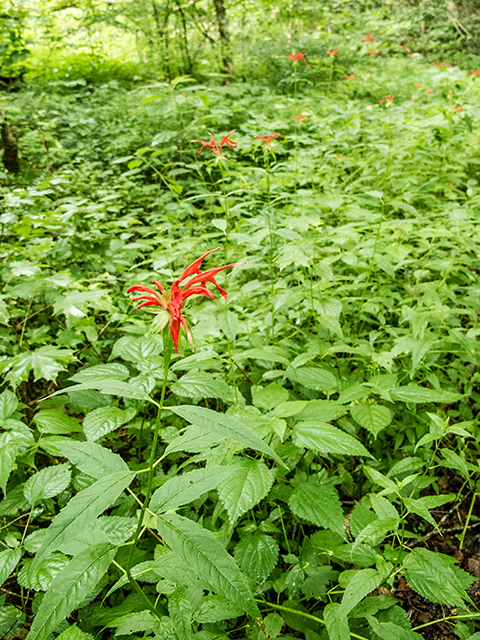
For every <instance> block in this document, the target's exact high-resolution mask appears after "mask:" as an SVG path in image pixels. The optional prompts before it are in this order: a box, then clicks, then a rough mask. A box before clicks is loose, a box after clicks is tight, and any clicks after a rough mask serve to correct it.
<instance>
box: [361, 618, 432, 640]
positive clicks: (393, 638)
mask: <svg viewBox="0 0 480 640" xmlns="http://www.w3.org/2000/svg"><path fill="white" fill-rule="evenodd" d="M365 617H366V618H367V620H368V623H369V625H370V628H371V629H372V631H373V632H374V633H375V635H376V636H378V637H379V638H381V640H416V639H417V638H419V639H421V638H422V636H421V635H420V634H419V633H415V632H414V631H412V630H411V629H404V628H403V627H401V626H399V625H398V624H395V623H394V622H379V621H378V620H377V619H376V618H375V617H374V616H371V615H367V616H365Z"/></svg>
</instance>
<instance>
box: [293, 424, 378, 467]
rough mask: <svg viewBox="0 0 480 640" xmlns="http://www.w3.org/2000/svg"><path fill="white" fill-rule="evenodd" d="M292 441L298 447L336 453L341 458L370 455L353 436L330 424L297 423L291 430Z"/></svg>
mask: <svg viewBox="0 0 480 640" xmlns="http://www.w3.org/2000/svg"><path fill="white" fill-rule="evenodd" d="M293 441H294V442H295V444H296V445H297V446H299V447H307V448H308V449H313V451H318V452H319V453H320V454H324V455H325V454H327V453H336V454H338V455H343V456H366V457H368V458H371V457H372V456H371V454H370V453H369V452H368V451H367V450H366V449H365V447H364V446H363V444H362V443H361V442H360V441H359V440H357V439H356V438H354V437H353V436H351V435H349V434H348V433H345V432H344V431H342V430H341V429H338V428H337V427H333V426H332V425H331V424H327V423H322V422H317V421H316V420H308V421H306V422H299V423H298V424H297V425H295V427H294V429H293Z"/></svg>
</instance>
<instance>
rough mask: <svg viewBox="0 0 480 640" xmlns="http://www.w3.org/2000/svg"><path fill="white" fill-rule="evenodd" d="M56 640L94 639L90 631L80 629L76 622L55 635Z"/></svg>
mask: <svg viewBox="0 0 480 640" xmlns="http://www.w3.org/2000/svg"><path fill="white" fill-rule="evenodd" d="M57 640H94V638H93V636H92V634H91V633H85V631H81V630H80V629H79V628H78V627H77V623H75V624H72V626H71V627H68V629H65V631H62V633H61V634H60V635H59V636H57Z"/></svg>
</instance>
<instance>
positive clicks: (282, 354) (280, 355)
mask: <svg viewBox="0 0 480 640" xmlns="http://www.w3.org/2000/svg"><path fill="white" fill-rule="evenodd" d="M237 357H238V358H239V359H241V360H243V359H244V358H251V359H253V360H263V361H264V362H279V363H280V364H284V365H285V366H287V365H288V364H289V361H288V353H287V352H286V351H285V350H284V349H282V348H279V347H263V348H261V349H257V348H255V349H248V350H247V351H242V353H240V354H238V355H237Z"/></svg>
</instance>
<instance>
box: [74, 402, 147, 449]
mask: <svg viewBox="0 0 480 640" xmlns="http://www.w3.org/2000/svg"><path fill="white" fill-rule="evenodd" d="M134 416H135V410H132V409H127V410H126V411H124V410H122V409H118V407H99V408H98V409H94V410H93V411H90V413H87V415H86V416H85V418H84V420H83V432H84V433H85V437H86V438H87V440H88V441H89V442H92V441H94V440H98V439H99V438H101V437H103V436H105V435H106V434H107V433H111V432H112V431H115V430H116V429H118V428H119V427H121V426H122V425H123V424H125V423H126V422H128V421H129V420H131V419H132V418H133V417H134Z"/></svg>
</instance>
